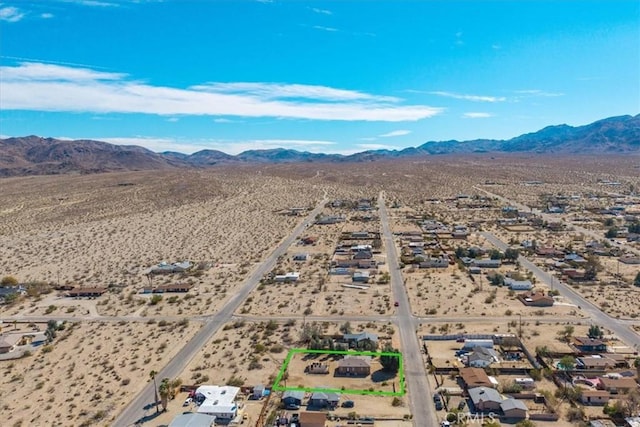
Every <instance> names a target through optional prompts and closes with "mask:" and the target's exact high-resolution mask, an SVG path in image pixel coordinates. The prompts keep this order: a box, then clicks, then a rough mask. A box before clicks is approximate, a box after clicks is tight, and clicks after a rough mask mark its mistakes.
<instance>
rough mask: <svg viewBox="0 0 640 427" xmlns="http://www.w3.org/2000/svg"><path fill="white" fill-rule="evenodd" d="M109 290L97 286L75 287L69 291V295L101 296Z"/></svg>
mask: <svg viewBox="0 0 640 427" xmlns="http://www.w3.org/2000/svg"><path fill="white" fill-rule="evenodd" d="M105 292H107V288H102V287H95V288H73V289H71V290H70V291H67V296H69V297H93V298H95V297H99V296H101V295H102V294H104V293H105Z"/></svg>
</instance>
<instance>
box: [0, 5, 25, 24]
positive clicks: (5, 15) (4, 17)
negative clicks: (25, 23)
mask: <svg viewBox="0 0 640 427" xmlns="http://www.w3.org/2000/svg"><path fill="white" fill-rule="evenodd" d="M0 6H1V5H0ZM22 18H24V13H22V11H20V9H18V8H17V7H12V6H5V7H0V21H7V22H18V21H20V20H21V19H22Z"/></svg>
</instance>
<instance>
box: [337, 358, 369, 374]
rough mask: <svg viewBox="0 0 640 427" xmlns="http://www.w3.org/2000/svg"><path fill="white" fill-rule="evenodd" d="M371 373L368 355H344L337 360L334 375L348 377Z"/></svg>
mask: <svg viewBox="0 0 640 427" xmlns="http://www.w3.org/2000/svg"><path fill="white" fill-rule="evenodd" d="M370 374H371V357H370V356H345V358H344V359H342V360H340V361H338V367H337V368H336V375H338V376H349V377H366V376H368V375H370Z"/></svg>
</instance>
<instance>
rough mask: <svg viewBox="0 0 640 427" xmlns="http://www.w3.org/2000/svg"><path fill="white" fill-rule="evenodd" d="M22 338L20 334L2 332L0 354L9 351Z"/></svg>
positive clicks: (13, 348) (14, 347)
mask: <svg viewBox="0 0 640 427" xmlns="http://www.w3.org/2000/svg"><path fill="white" fill-rule="evenodd" d="M21 339H22V334H2V335H0V354H2V353H10V352H12V351H13V350H15V349H16V346H17V345H18V343H19V342H20V340H21Z"/></svg>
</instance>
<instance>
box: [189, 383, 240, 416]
mask: <svg viewBox="0 0 640 427" xmlns="http://www.w3.org/2000/svg"><path fill="white" fill-rule="evenodd" d="M239 392H240V388H239V387H233V386H228V385H225V386H217V385H203V386H200V387H198V389H197V390H196V399H197V398H198V396H199V395H201V396H204V398H205V399H204V401H203V402H202V403H201V404H200V406H199V407H198V413H199V414H208V415H215V416H216V418H225V419H233V418H235V417H236V414H237V413H238V405H237V403H236V396H237V395H238V393H239Z"/></svg>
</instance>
